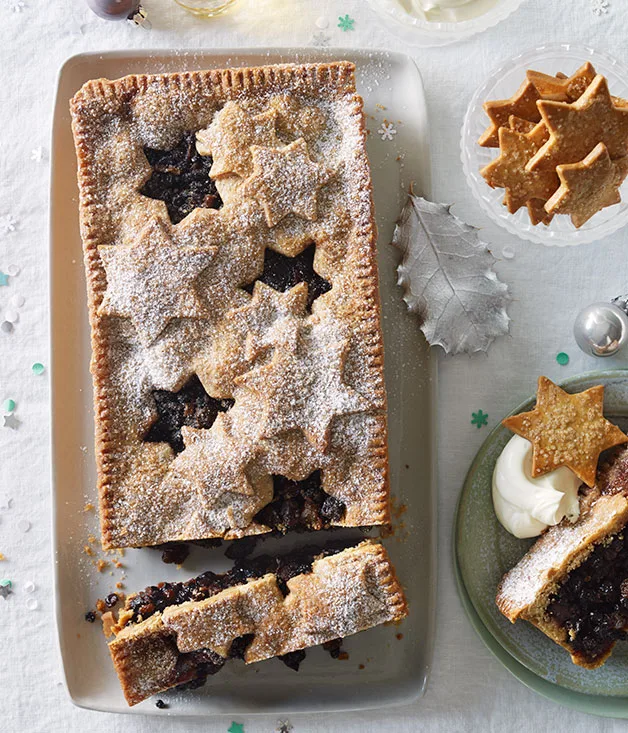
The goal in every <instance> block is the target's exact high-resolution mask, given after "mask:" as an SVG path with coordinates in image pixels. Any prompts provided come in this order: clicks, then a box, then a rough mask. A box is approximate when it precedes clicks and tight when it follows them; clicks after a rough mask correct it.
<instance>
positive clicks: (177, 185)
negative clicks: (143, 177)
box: [140, 132, 222, 224]
mask: <svg viewBox="0 0 628 733" xmlns="http://www.w3.org/2000/svg"><path fill="white" fill-rule="evenodd" d="M144 154H145V155H146V158H147V160H148V162H149V163H150V165H151V167H152V169H153V172H152V175H151V177H150V178H149V179H148V181H146V183H145V184H144V187H143V188H142V189H141V191H140V193H141V194H143V195H144V196H148V198H151V199H159V200H160V201H163V202H164V203H165V204H166V208H167V209H168V215H169V216H170V221H171V222H172V223H173V224H178V223H179V222H180V221H181V220H182V219H184V218H185V217H186V216H187V215H188V214H190V213H191V212H192V211H194V209H196V208H199V207H200V208H204V209H219V208H220V207H221V206H222V199H221V198H220V194H219V193H218V191H217V189H216V184H215V183H214V181H213V180H212V179H211V178H210V177H209V169H210V168H211V166H212V162H213V160H212V158H211V156H209V155H199V154H198V152H197V150H196V136H195V134H194V133H193V132H186V133H185V134H184V135H183V138H182V139H181V141H180V142H179V144H178V145H177V146H176V147H175V148H172V149H171V150H156V149H155V148H144Z"/></svg>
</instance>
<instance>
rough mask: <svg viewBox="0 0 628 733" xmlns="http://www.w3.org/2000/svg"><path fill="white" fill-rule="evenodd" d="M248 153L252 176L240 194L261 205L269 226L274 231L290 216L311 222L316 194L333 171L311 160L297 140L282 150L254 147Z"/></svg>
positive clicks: (305, 146)
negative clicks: (251, 162) (254, 199)
mask: <svg viewBox="0 0 628 733" xmlns="http://www.w3.org/2000/svg"><path fill="white" fill-rule="evenodd" d="M251 152H252V154H253V175H251V176H250V177H249V178H247V180H246V181H245V182H244V184H243V185H242V192H243V193H244V195H245V196H250V197H252V198H256V199H257V200H258V201H259V202H260V204H261V205H262V207H263V209H264V213H265V215H266V223H267V224H268V226H269V227H274V226H275V225H276V224H278V223H279V222H280V221H281V220H282V219H283V218H284V217H286V216H288V214H291V213H294V214H296V215H297V216H300V217H301V218H302V219H308V220H309V221H314V220H315V219H316V218H317V196H318V191H319V189H320V188H321V187H322V186H324V185H325V184H326V183H327V182H328V181H329V180H330V178H331V177H332V176H333V171H331V170H329V169H327V168H325V166H323V165H320V164H319V163H315V162H314V161H313V160H311V159H310V156H309V153H308V148H307V143H306V142H305V140H304V139H303V138H299V139H298V140H295V141H294V142H293V143H290V145H286V146H285V147H283V148H268V147H259V146H257V145H254V146H253V147H252V148H251Z"/></svg>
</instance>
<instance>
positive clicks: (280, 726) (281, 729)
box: [277, 720, 294, 733]
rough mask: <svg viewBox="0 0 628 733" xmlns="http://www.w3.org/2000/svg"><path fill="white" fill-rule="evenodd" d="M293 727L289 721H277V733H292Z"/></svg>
mask: <svg viewBox="0 0 628 733" xmlns="http://www.w3.org/2000/svg"><path fill="white" fill-rule="evenodd" d="M293 727H294V726H293V725H292V723H291V722H290V721H289V720H279V721H277V733H290V731H291V730H292V729H293Z"/></svg>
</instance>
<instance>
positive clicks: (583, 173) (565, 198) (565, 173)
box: [545, 143, 628, 228]
mask: <svg viewBox="0 0 628 733" xmlns="http://www.w3.org/2000/svg"><path fill="white" fill-rule="evenodd" d="M556 170H557V172H558V177H559V178H560V182H561V186H560V188H559V189H558V190H557V191H556V193H555V194H554V195H553V196H552V197H551V198H550V199H549V200H548V201H547V203H546V204H545V208H546V209H547V211H549V212H551V213H552V214H571V221H572V223H573V225H574V226H575V227H577V228H579V227H581V226H582V225H583V224H584V223H585V222H587V221H589V219H590V218H591V217H592V216H593V215H594V214H597V212H598V211H600V210H601V209H604V208H605V207H607V206H612V205H613V204H618V203H619V202H620V201H621V196H620V195H619V187H620V186H621V184H622V183H623V182H624V180H625V178H626V175H627V174H628V156H624V157H623V158H619V159H618V160H616V161H614V162H613V161H612V160H611V158H610V155H609V154H608V150H607V149H606V145H604V143H599V144H598V145H596V146H595V147H594V148H593V150H592V151H591V152H590V153H589V154H588V155H587V157H586V158H585V159H584V160H582V161H580V162H579V163H570V164H568V165H559V166H558V167H557V169H556Z"/></svg>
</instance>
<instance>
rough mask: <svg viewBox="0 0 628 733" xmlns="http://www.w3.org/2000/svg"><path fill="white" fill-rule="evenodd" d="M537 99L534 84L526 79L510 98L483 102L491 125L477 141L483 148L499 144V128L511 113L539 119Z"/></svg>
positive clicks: (505, 122)
mask: <svg viewBox="0 0 628 733" xmlns="http://www.w3.org/2000/svg"><path fill="white" fill-rule="evenodd" d="M538 99H540V97H539V93H538V92H537V91H536V89H535V87H534V84H532V83H531V82H530V81H528V80H527V79H526V80H525V81H524V82H523V84H522V85H521V86H520V87H519V89H518V90H517V91H516V92H515V93H514V94H513V96H512V97H510V99H500V100H495V101H489V102H485V103H484V111H485V112H486V114H487V115H488V116H489V119H490V120H491V125H490V126H489V127H488V128H487V129H486V130H485V131H484V134H483V135H482V136H481V137H480V139H479V140H478V143H479V144H480V145H482V147H485V148H496V147H497V146H498V145H499V128H500V127H508V119H509V117H510V116H511V115H515V116H516V117H521V118H522V119H524V120H529V121H530V122H538V121H539V120H540V119H541V114H540V112H539V110H538V109H537V106H536V102H537V100H538Z"/></svg>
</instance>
